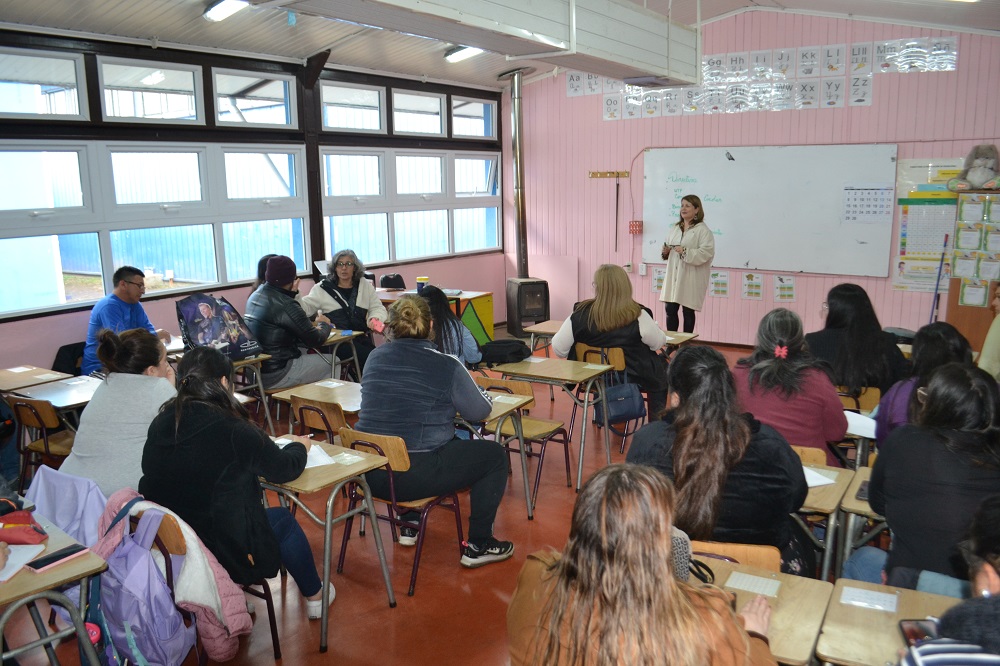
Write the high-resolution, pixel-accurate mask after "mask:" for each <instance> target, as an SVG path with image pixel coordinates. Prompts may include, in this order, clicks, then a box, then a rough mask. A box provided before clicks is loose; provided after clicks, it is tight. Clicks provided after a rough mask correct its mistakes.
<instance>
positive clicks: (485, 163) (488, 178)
mask: <svg viewBox="0 0 1000 666" xmlns="http://www.w3.org/2000/svg"><path fill="white" fill-rule="evenodd" d="M455 194H457V195H458V196H460V197H483V196H496V195H497V180H496V160H492V159H488V158H477V159H461V158H456V159H455Z"/></svg>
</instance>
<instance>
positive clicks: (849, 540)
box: [836, 513, 861, 578]
mask: <svg viewBox="0 0 1000 666" xmlns="http://www.w3.org/2000/svg"><path fill="white" fill-rule="evenodd" d="M860 517H861V516H859V515H858V514H856V513H848V514H846V516H845V518H844V520H843V523H842V525H841V527H840V529H841V532H842V534H841V537H840V541H841V544H840V546H841V547H840V558H839V561H838V562H837V569H836V577H837V578H840V576H841V574H842V573H843V571H844V563H845V562H847V558H849V557H850V556H851V550H852V549H853V547H854V531H855V530H857V529H858V518H860Z"/></svg>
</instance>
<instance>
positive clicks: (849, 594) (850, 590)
mask: <svg viewBox="0 0 1000 666" xmlns="http://www.w3.org/2000/svg"><path fill="white" fill-rule="evenodd" d="M898 601H899V599H898V597H897V596H896V595H895V594H889V593H887V592H873V591H872V590H862V589H861V588H860V587H845V588H844V590H843V592H841V594H840V603H842V604H850V605H851V606H860V607H861V608H870V609H872V610H880V611H886V612H888V613H895V612H896V603H897V602H898Z"/></svg>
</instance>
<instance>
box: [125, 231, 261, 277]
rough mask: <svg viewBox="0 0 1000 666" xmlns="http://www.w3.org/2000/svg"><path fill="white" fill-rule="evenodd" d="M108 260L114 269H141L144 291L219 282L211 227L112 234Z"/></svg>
mask: <svg viewBox="0 0 1000 666" xmlns="http://www.w3.org/2000/svg"><path fill="white" fill-rule="evenodd" d="M259 258H260V257H258V259H259ZM111 259H112V261H113V263H114V265H115V266H125V265H128V266H135V267H136V268H141V269H142V270H143V271H144V272H145V273H146V291H162V290H164V289H174V288H181V287H193V286H196V285H199V284H209V283H214V282H218V281H219V278H218V271H217V270H216V267H215V240H214V238H213V236H212V225H210V224H199V225H189V226H180V227H161V228H159V229H129V230H126V231H112V232H111Z"/></svg>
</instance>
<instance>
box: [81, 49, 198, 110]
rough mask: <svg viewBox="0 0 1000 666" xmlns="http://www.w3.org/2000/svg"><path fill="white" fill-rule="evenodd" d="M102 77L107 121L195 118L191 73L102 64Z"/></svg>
mask: <svg viewBox="0 0 1000 666" xmlns="http://www.w3.org/2000/svg"><path fill="white" fill-rule="evenodd" d="M101 75H102V77H103V83H104V113H105V115H106V116H107V117H109V118H157V119H166V120H197V119H198V109H197V105H196V103H195V94H194V82H195V76H194V72H192V71H189V70H183V69H170V68H169V67H161V66H159V65H146V66H143V65H115V64H111V63H102V64H101Z"/></svg>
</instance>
